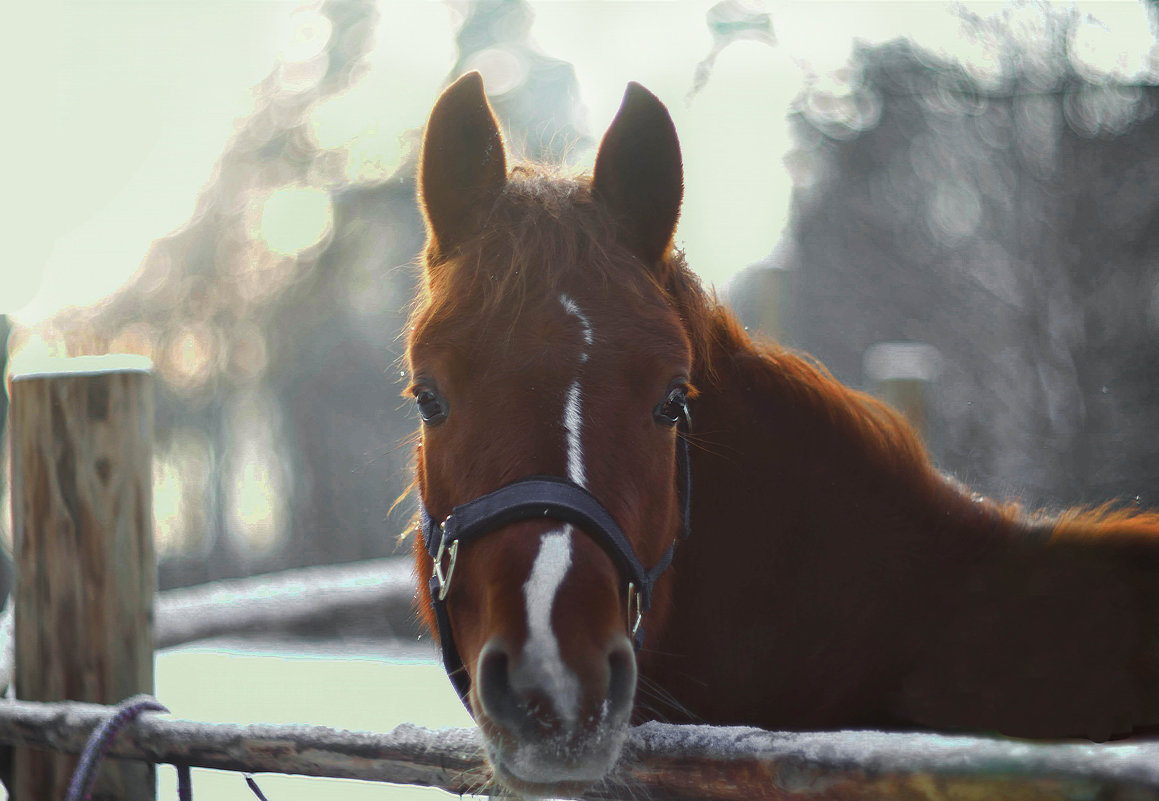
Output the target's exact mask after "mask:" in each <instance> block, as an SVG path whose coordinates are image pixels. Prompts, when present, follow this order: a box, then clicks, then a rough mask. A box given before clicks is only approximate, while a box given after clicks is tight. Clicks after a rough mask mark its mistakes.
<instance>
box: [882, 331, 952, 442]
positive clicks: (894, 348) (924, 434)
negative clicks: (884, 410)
mask: <svg viewBox="0 0 1159 801" xmlns="http://www.w3.org/2000/svg"><path fill="white" fill-rule="evenodd" d="M864 363H865V375H866V377H867V378H868V379H869V383H870V389H871V391H872V392H873V394H875V395H877V397H879V398H881V399H882V400H883V401H885V402H886V403H888V404H889V405H890V406H892V407H893V408H895V409H897V410H898V411H899V412H901V413H902V414H903V415H905V417H906V419H907V420H909V422H910V425H912V426H913V427H914V430H915V431H917V432H918V434H919V435H921V438H922V439H923V440H924V441H925V443H926V445H927V446H930V445H931V444H932V443H931V440H933V439H935V437H934V434H935V432H934V431H933V430H932V427H931V425H930V423H931V421H930V408H929V398H928V397H927V394H928V393H927V390H928V388H929V386H930V384H931V383H933V381H934V380H935V379H936V378H937V377H938V373H939V371H940V370H941V356H940V355H939V353H938V349H937V348H935V347H934V346H933V345H927V344H925V343H922V342H878V343H877V344H876V345H870V346H869V347H868V348H866V350H865V357H864Z"/></svg>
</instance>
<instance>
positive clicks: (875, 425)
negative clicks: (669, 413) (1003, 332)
mask: <svg viewBox="0 0 1159 801" xmlns="http://www.w3.org/2000/svg"><path fill="white" fill-rule="evenodd" d="M665 267H666V270H667V278H666V280H665V282H664V285H665V289H666V291H667V293H668V295H669V296H670V297H671V298H672V299H673V300H674V302H675V304H676V307H677V308H678V309H679V310H680V313H681V317H682V318H683V320H684V321H685V324H686V326H687V330H688V333H689V336H690V339H691V341H692V345H693V353H694V360H695V362H696V363H697V364H698V365H699V368H698V369H699V370H700V371H701V372H702V374H703V376H704V377H705V378H704V380H706V381H708V382H711V381H714V380H716V379H717V378H718V374H719V372H720V369H721V367H722V362H723V361H724V360H726V359H727V360H729V361H731V362H732V363H734V364H736V363H743V364H744V365H745V369H747V370H749V371H752V372H754V373H757V374H760V375H762V376H763V377H764V378H765V379H766V380H767V381H769V382H772V383H774V384H776V385H777V386H778V388H779V389H780V390H781V391H787V392H791V393H793V394H794V395H795V396H796V399H797V400H798V401H800V402H802V403H805V404H808V405H809V406H810V407H811V408H813V409H815V410H816V411H817V413H818V414H820V415H822V416H823V417H824V418H825V419H827V420H828V421H829V422H830V423H831V424H833V425H835V426H837V427H838V429H839V430H840V431H841V432H842V434H844V435H845V436H846V437H848V438H850V439H851V440H853V441H855V442H858V443H860V444H861V445H862V447H864V448H866V449H868V450H869V451H870V452H871V454H872V456H871V458H873V459H874V460H875V461H876V463H878V464H879V465H881V466H882V468H883V469H889V470H893V471H895V472H897V473H898V474H899V475H901V476H902V477H903V480H907V481H909V482H910V483H911V484H912V486H914V487H915V489H916V490H917V491H918V492H920V493H922V494H924V495H925V496H926V500H927V501H928V502H932V503H937V504H940V505H943V506H944V507H945V508H946V509H947V510H948V511H950V512H956V514H953V515H951V516H952V517H958V518H960V517H963V516H965V517H968V518H970V519H974V520H978V519H979V518H981V519H983V520H985V521H986V523H987V524H988V527H990V528H992V529H995V530H1003V531H1005V532H1007V534H1008V535H1009V536H1013V537H1019V538H1022V539H1027V540H1043V539H1049V540H1051V541H1058V542H1075V541H1084V540H1095V539H1098V540H1101V541H1104V542H1105V541H1115V542H1119V543H1122V544H1126V545H1129V544H1132V543H1135V542H1139V541H1141V540H1148V539H1149V540H1151V541H1152V542H1154V541H1155V540H1156V539H1159V512H1155V511H1147V510H1141V509H1132V508H1128V507H1127V506H1126V504H1125V503H1121V502H1113V501H1112V502H1109V503H1104V504H1101V505H1099V506H1095V507H1077V508H1070V509H1065V510H1063V511H1061V512H1051V511H1048V510H1044V509H1028V508H1026V507H1025V506H1023V505H1022V504H1021V503H1019V502H1016V501H995V500H991V499H989V498H986V497H984V496H981V495H978V494H976V493H974V492H972V491H971V490H970V489H969V488H968V487H966V486H965V485H963V484H961V483H960V482H958V481H957V480H956V479H954V478H953V477H951V476H948V475H946V474H943V473H941V472H940V471H939V470H938V469H937V468H936V467H935V466H934V464H933V462H932V461H931V459H930V456H929V452H928V451H927V450H926V447H925V445H924V444H923V442H922V440H921V438H920V437H919V436H918V434H917V432H915V431H914V429H913V427H912V426H911V425H910V423H909V422H908V420H906V419H905V417H904V416H903V415H902V414H901V413H900V412H898V411H897V410H895V409H894V408H893V407H891V406H888V405H887V404H885V403H884V402H882V401H880V400H878V399H876V398H874V397H872V396H870V395H868V394H866V393H864V392H860V391H857V390H854V389H851V388H849V387H847V386H845V385H844V384H842V383H840V382H839V381H837V379H836V378H834V377H833V375H832V374H831V373H830V372H829V370H828V369H827V368H826V367H825V366H824V365H822V364H821V363H820V362H818V361H816V360H815V359H813V358H812V357H811V356H809V355H808V354H804V353H797V352H794V351H791V350H788V349H786V348H784V347H782V346H780V345H778V344H777V343H775V342H772V341H769V340H764V339H762V338H759V337H754V336H752V335H751V334H750V333H749V332H748V331H747V330H745V328H744V326H743V325H742V324H741V323H740V322H739V320H738V319H737V318H736V316H735V315H734V314H733V312H732V311H731V310H729V309H728V308H727V307H726V306H724V305H723V304H722V303H721V302H720V301H719V300H718V298H717V297H716V296H715V294H713V293H710V292H708V291H706V290H705V289H704V287H703V286H702V284H701V282H700V280H699V278H698V277H697V276H696V275H695V273H693V272H692V270H691V269H690V268H689V267H688V265H687V263H686V262H685V260H684V256H683V254H682V253H681V252H679V251H673V253H672V254H671V255H670V256H669V257H668V259H667V261H666V264H665Z"/></svg>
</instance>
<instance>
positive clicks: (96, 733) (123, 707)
mask: <svg viewBox="0 0 1159 801" xmlns="http://www.w3.org/2000/svg"><path fill="white" fill-rule="evenodd" d="M168 711H169V710H168V709H166V708H165V707H164V706H162V705H161V703H160V702H159V701H158V700H157V699H156V698H153V697H151V696H148V695H134V696H133V697H132V698H128V699H126V700H124V701H122V702H121V703H120V705H119V710H118V712H117V714H115V715H113V716H112V717H110V718H106V719H105V720H104V722H103V723H101V725H99V726H97V727H96V729H94V730H93V733H92V734H91V735H89V740H88V742H87V743H85V749H84V751H83V752H82V753H81V757H80V762H78V763H77V766H76V770H75V771H74V772H73V774H72V781H70V782H69V783H68V794H67V795H66V796H65V801H82V799H83V801H88V799H89V796H90V795H91V793H92V789H93V782H94V781H95V780H96V778H97V770H98V769H99V768H100V766H101V763H102V762H104V761H105V756H106V755H107V754H108V751H109V746H110V745H112V743H113V738H114V737H116V736H117V734H118V733H119V732H120V730H121V727H122V726H124V725H125V724H126V723H128V722H130V721H132V720H134V719H136V717H137V716H138V715H140V714H141V713H142V712H168ZM182 801H188V799H182Z"/></svg>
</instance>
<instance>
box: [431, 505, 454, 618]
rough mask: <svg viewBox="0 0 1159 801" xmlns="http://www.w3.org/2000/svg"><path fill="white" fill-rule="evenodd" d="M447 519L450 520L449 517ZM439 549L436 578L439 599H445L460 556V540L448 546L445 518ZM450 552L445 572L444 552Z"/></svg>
mask: <svg viewBox="0 0 1159 801" xmlns="http://www.w3.org/2000/svg"><path fill="white" fill-rule="evenodd" d="M447 520H450V518H449V517H448V518H447ZM439 535H440V536H439V550H438V553H436V554H435V580H436V581H438V583H439V600H440V601H443V600H446V598H447V593H448V592H449V591H450V589H451V578H452V577H453V576H454V575H455V561H456V560H457V559H458V557H459V541H458V540H455V541H454V542H452V543H451V547H450V548H448V547H447V521H446V520H444V521H443V522H442V523H441V524H440V525H439ZM444 553H449V554H450V555H451V562H450V564H449V565H447V570H446V572H445V573H444V572H443V554H444Z"/></svg>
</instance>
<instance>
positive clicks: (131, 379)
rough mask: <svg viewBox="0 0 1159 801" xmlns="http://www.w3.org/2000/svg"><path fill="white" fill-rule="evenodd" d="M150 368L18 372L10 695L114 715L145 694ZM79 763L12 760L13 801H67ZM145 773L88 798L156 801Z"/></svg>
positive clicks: (81, 364)
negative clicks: (110, 709)
mask: <svg viewBox="0 0 1159 801" xmlns="http://www.w3.org/2000/svg"><path fill="white" fill-rule="evenodd" d="M150 370H151V368H150V366H149V362H148V360H147V359H144V358H142V357H127V356H102V357H85V358H78V359H59V360H55V361H53V362H52V363H51V364H50V365H48V366H47V367H46V369H43V370H38V371H32V372H23V373H20V374H15V373H14V374H13V375H12V377H11V383H10V387H9V392H10V396H11V409H10V411H11V417H10V421H11V450H12V523H13V532H14V536H15V564H16V576H15V592H14V596H15V601H16V621H15V631H16V670H15V676H14V685H15V689H16V696H17V697H18V698H20V699H22V700H27V701H61V700H76V701H89V702H97V703H104V704H115V703H118V702H120V701H122V700H123V699H125V698H127V697H129V696H131V695H134V694H137V693H152V692H153V595H154V592H155V589H156V579H155V574H156V565H155V560H154V557H153V498H152V483H153V476H152V442H153V385H152V375H151V372H150ZM75 762H76V760H75V758H73V757H62V756H58V755H54V754H48V753H44V752H38V751H31V750H28V749H24V748H18V749H16V751H15V754H14V764H13V782H12V788H10V789H11V795H12V799H13V801H41V800H42V799H44V800H45V801H47V800H49V799H52V800H54V801H55V800H56V799H62V798H64V795H65V791H66V789H67V787H68V780H69V778H70V775H71V773H72V770H73V767H74V765H75ZM154 785H155V781H154V770H153V766H152V765H150V764H147V763H143V762H128V761H120V760H114V761H112V762H106V763H105V765H104V767H102V769H101V774H100V778H99V779H98V782H97V785H96V787H95V789H94V792H93V796H92V797H93V798H94V799H114V798H115V799H128V801H144V800H145V799H153V798H154V797H155V788H154Z"/></svg>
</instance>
